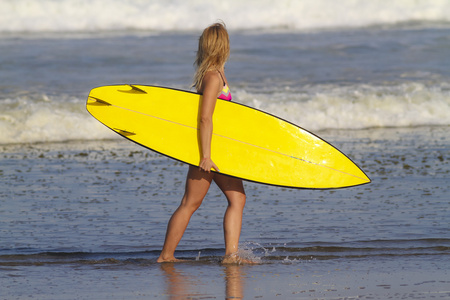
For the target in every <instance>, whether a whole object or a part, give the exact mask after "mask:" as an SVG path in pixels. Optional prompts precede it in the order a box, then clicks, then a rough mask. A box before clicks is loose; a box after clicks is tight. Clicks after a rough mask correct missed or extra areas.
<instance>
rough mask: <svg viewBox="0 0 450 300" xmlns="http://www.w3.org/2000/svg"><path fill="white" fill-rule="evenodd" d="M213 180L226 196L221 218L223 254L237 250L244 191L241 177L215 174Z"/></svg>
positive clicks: (227, 254) (229, 253)
mask: <svg viewBox="0 0 450 300" xmlns="http://www.w3.org/2000/svg"><path fill="white" fill-rule="evenodd" d="M214 181H215V182H216V184H217V185H218V186H219V188H220V189H221V190H222V192H223V193H224V194H225V196H226V197H227V201H228V207H227V210H226V211H225V216H224V218H223V231H224V237H225V256H230V255H232V254H234V253H236V252H237V251H238V246H239V237H240V235H241V227H242V215H243V212H244V206H245V200H246V198H245V191H244V185H243V183H242V180H241V179H237V178H233V177H229V176H224V175H220V174H215V176H214Z"/></svg>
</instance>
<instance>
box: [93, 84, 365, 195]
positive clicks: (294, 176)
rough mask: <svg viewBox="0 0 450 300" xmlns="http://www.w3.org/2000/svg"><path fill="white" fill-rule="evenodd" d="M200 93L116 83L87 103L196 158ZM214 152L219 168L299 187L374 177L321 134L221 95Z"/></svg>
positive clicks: (125, 129)
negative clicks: (323, 138)
mask: <svg viewBox="0 0 450 300" xmlns="http://www.w3.org/2000/svg"><path fill="white" fill-rule="evenodd" d="M201 101H202V96H201V95H199V94H196V93H192V92H187V91H181V90H176V89H170V88H164V87H156V86H143V85H113V86H103V87H98V88H94V89H93V90H92V91H91V92H90V94H89V97H88V99H87V103H86V107H87V110H88V111H89V112H90V113H91V114H92V116H94V117H95V118H96V119H97V120H99V121H100V122H101V123H103V124H104V125H106V126H107V127H109V128H111V129H112V130H114V131H115V132H117V133H118V134H120V135H122V136H124V137H125V138H127V139H130V140H132V141H133V142H135V143H137V144H139V145H142V146H144V147H146V148H149V149H151V150H153V151H156V152H159V153H161V154H163V155H166V156H168V157H171V158H174V159H177V160H179V161H182V162H185V163H187V164H190V165H195V166H198V165H199V162H200V151H199V142H198V115H199V107H200V103H201ZM213 123H214V132H213V137H212V142H211V152H212V159H213V161H214V162H215V163H216V165H217V166H218V167H219V168H220V173H222V174H226V175H230V176H235V177H239V178H242V179H244V180H249V181H254V182H259V183H264V184H270V185H276V186H285V187H293V188H310V189H314V188H317V189H325V188H341V187H349V186H355V185H359V184H365V183H369V182H370V179H369V178H368V177H367V176H366V174H364V172H363V171H362V170H361V169H360V168H359V167H358V166H357V165H355V164H354V163H353V162H352V161H351V160H350V159H349V158H348V157H347V156H345V155H344V154H343V153H341V152H340V151H339V150H337V149H336V148H334V147H333V146H331V145H330V144H329V143H327V142H325V141H324V140H322V139H320V138H319V137H317V136H316V135H314V134H312V133H310V132H308V131H306V130H304V129H302V128H300V127H298V126H296V125H294V124H292V123H289V122H287V121H284V120H282V119H280V118H278V117H275V116H273V115H270V114H267V113H264V112H262V111H259V110H257V109H254V108H251V107H248V106H245V105H242V104H238V103H236V102H230V101H225V100H220V99H218V101H217V104H216V108H215V110H214V115H213Z"/></svg>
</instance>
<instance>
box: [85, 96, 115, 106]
mask: <svg viewBox="0 0 450 300" xmlns="http://www.w3.org/2000/svg"><path fill="white" fill-rule="evenodd" d="M87 105H94V106H111V104H109V103H108V102H106V101H105V100H102V99H98V98H95V97H92V96H89V98H88V103H87Z"/></svg>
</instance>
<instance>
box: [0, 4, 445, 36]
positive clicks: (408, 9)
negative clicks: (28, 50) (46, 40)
mask: <svg viewBox="0 0 450 300" xmlns="http://www.w3.org/2000/svg"><path fill="white" fill-rule="evenodd" d="M252 11H253V12H254V13H251V12H252ZM218 19H221V20H224V21H225V22H226V23H227V25H228V27H229V28H230V29H234V30H249V29H250V30H254V29H290V30H311V29H317V28H336V27H364V26H371V25H393V24H399V23H411V22H412V23H423V22H425V23H429V22H432V23H436V22H437V23H445V24H448V23H449V22H450V1H448V0H437V1H427V0H417V1H412V0H396V1H385V0H372V1H363V0H359V1H354V0H342V1H327V0H302V1H289V0H278V1H269V0H264V1H256V0H230V1H203V0H189V1H184V0H171V1H166V0H155V1H145V0H64V1H57V0H40V1H28V0H3V1H1V2H0V28H1V29H0V31H2V32H10V33H14V32H72V31H76V32H93V31H115V30H153V31H186V30H201V29H202V28H204V27H205V26H206V25H207V24H209V23H212V22H214V21H216V20H218Z"/></svg>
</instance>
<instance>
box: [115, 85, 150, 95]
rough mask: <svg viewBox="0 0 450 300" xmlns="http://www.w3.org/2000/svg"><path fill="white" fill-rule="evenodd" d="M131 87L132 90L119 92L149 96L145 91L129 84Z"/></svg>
mask: <svg viewBox="0 0 450 300" xmlns="http://www.w3.org/2000/svg"><path fill="white" fill-rule="evenodd" d="M129 86H130V87H131V90H127V91H124V90H118V91H119V92H122V93H128V94H147V92H146V91H144V90H143V89H140V88H138V87H136V86H134V85H132V84H129Z"/></svg>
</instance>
